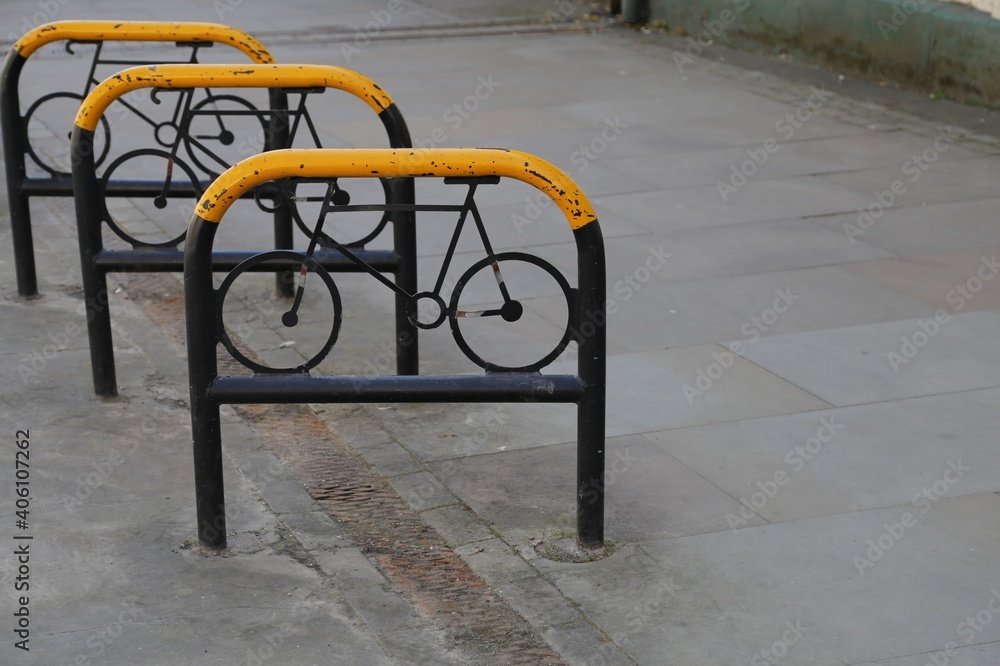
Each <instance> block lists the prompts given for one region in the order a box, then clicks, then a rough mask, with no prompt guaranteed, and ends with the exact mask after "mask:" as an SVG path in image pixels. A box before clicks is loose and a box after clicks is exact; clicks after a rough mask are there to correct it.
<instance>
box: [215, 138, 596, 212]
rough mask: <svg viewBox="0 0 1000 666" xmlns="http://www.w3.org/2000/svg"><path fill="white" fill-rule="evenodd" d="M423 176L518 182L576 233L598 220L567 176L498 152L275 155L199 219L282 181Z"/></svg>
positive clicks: (236, 171) (230, 184) (248, 164)
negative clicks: (550, 204) (540, 195)
mask: <svg viewBox="0 0 1000 666" xmlns="http://www.w3.org/2000/svg"><path fill="white" fill-rule="evenodd" d="M423 176H444V177H448V176H453V177H464V178H468V177H483V176H502V177H505V178H514V179H516V180H520V181H522V182H525V183H527V184H529V185H532V186H534V187H536V188H538V189H539V190H541V191H542V192H544V193H545V194H547V195H548V196H549V197H550V198H551V199H552V200H553V201H555V202H556V204H557V205H558V206H559V208H560V209H561V210H562V211H563V213H564V214H565V215H566V219H567V221H568V222H569V224H570V226H571V227H572V228H573V229H579V228H580V227H583V226H584V225H586V224H588V223H590V222H593V221H594V220H595V219H597V216H596V215H595V214H594V209H593V207H591V205H590V201H588V200H587V197H586V196H585V195H584V194H583V192H581V191H580V188H578V187H577V186H576V183H574V182H573V181H572V179H570V177H569V176H567V175H566V174H565V173H563V172H562V171H560V170H559V169H557V168H556V167H555V166H553V165H551V164H549V163H548V162H546V161H545V160H543V159H540V158H538V157H535V156H534V155H529V154H528V153H522V152H520V151H516V150H503V149H500V148H437V149H401V150H392V149H389V148H378V149H365V148H347V149H329V148H308V149H302V148H299V149H291V150H276V151H273V152H269V153H262V154H260V155H254V156H253V157H250V158H248V159H245V160H243V161H242V162H239V163H238V164H235V165H233V166H232V167H230V168H229V169H227V170H226V171H225V172H224V173H222V175H220V176H219V177H218V178H217V179H216V180H215V182H214V183H212V185H211V186H210V187H209V188H208V190H207V191H206V192H205V194H204V196H203V197H202V200H201V203H199V204H198V208H197V210H196V213H197V215H198V216H199V217H200V218H202V219H203V220H205V221H207V222H220V221H221V220H222V217H223V216H224V215H225V214H226V209H228V208H229V206H230V205H231V204H232V203H233V202H234V201H236V200H237V199H239V198H240V197H241V196H243V195H244V194H246V193H247V192H248V191H250V190H251V189H253V188H254V187H256V186H257V185H259V184H261V183H265V182H267V181H269V180H277V179H279V178H292V177H299V178H379V177H385V178H399V177H404V178H405V177H417V178H419V177H423Z"/></svg>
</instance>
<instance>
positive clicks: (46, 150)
mask: <svg viewBox="0 0 1000 666" xmlns="http://www.w3.org/2000/svg"><path fill="white" fill-rule="evenodd" d="M82 102H83V95H78V94H76V93H71V92H55V93H49V94H48V95H43V96H42V97H39V98H38V99H37V100H35V102H34V103H33V104H32V105H31V106H29V107H28V111H27V112H26V113H25V114H24V118H23V122H24V125H23V127H24V133H25V137H24V145H25V147H26V149H27V153H28V156H29V157H30V158H31V161H33V162H34V163H35V164H37V165H38V166H39V167H40V168H42V169H43V170H45V171H46V172H48V173H49V174H50V175H52V176H55V177H60V176H68V175H69V174H70V173H72V171H73V161H72V157H71V155H70V150H69V149H70V136H71V135H72V133H73V121H74V119H75V118H76V112H77V111H78V110H79V109H80V104H81V103H82ZM110 149H111V125H110V124H109V123H108V119H107V118H105V117H104V116H101V120H100V129H99V130H98V131H96V132H95V133H94V163H95V164H96V165H98V166H99V165H100V164H101V163H102V162H104V158H105V157H107V156H108V151H109V150H110Z"/></svg>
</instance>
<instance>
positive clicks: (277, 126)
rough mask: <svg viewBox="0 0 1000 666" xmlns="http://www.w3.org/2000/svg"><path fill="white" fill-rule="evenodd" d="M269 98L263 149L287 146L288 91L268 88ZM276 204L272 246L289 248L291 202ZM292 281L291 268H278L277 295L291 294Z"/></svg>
mask: <svg viewBox="0 0 1000 666" xmlns="http://www.w3.org/2000/svg"><path fill="white" fill-rule="evenodd" d="M268 98H269V99H270V106H271V113H270V114H268V125H267V134H266V136H265V137H264V152H267V151H269V150H280V149H281V148H290V147H291V146H289V145H288V144H289V140H288V134H289V123H288V93H286V92H285V91H284V90H282V89H281V88H270V89H269V90H268ZM277 204H278V205H277V209H276V210H275V211H274V247H275V248H276V249H278V250H291V249H292V247H293V246H294V244H295V238H294V234H293V231H294V229H293V225H294V223H293V221H292V208H291V204H290V203H289V202H288V201H285V200H279V201H278V202H277ZM294 284H295V276H294V274H293V273H292V272H291V271H279V272H278V273H276V274H275V276H274V288H275V290H277V292H278V294H279V295H280V296H284V297H286V298H288V297H291V296H292V294H294V293H295V286H294Z"/></svg>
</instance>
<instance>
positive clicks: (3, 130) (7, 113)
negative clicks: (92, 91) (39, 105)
mask: <svg viewBox="0 0 1000 666" xmlns="http://www.w3.org/2000/svg"><path fill="white" fill-rule="evenodd" d="M60 41H65V42H66V50H67V51H70V52H71V53H72V50H71V45H72V44H74V43H87V44H96V45H97V48H96V50H95V52H94V57H93V60H92V61H91V64H90V68H89V73H88V78H87V85H86V86H85V88H84V95H86V93H87V91H88V90H89V88H90V86H91V85H94V84H96V83H99V80H95V72H96V69H97V67H98V66H99V65H102V64H104V65H106V64H116V65H126V64H131V65H141V64H144V61H141V60H135V61H133V60H101V59H100V54H101V48H102V45H103V43H104V41H116V39H115V35H113V34H111V35H109V36H108V37H107V39H106V40H97V39H94V40H91V39H87V40H76V39H69V38H66V39H63V40H60ZM174 43H175V45H176V46H177V47H179V48H191V49H192V53H191V58H190V59H189V60H188V61H187V62H192V63H196V62H197V51H198V49H199V48H205V47H210V46H212V44H213V43H214V42H211V41H203V42H185V41H177V42H174ZM268 58H269V56H268ZM27 61H28V58H27V57H26V56H23V55H22V54H21V53H20V51H18V50H16V49H11V51H10V52H8V54H7V57H6V58H5V60H4V63H3V69H2V71H0V134H2V140H3V152H4V168H5V170H6V174H7V175H6V177H7V196H8V201H9V204H8V205H9V209H10V223H11V237H12V242H13V245H14V267H15V273H16V276H17V290H18V294H19V295H21V296H22V297H26V298H28V297H33V296H37V295H38V277H37V272H36V268H35V250H34V241H33V237H32V229H31V209H30V206H29V200H30V199H31V197H71V196H73V181H72V178H71V177H70V174H64V173H53V172H50V173H49V177H45V178H29V177H28V175H27V160H26V157H27V156H28V155H29V150H30V143H29V141H28V137H27V129H28V128H27V119H26V118H25V117H24V116H23V115H22V113H21V101H20V92H19V83H20V78H21V71H22V70H23V69H24V65H25V63H27ZM67 92H68V91H67ZM283 102H284V100H283V99H282V98H280V96H277V95H275V96H272V98H271V107H272V108H275V109H277V108H280V105H281V104H282V103H283ZM265 141H272V142H273V141H274V137H272V136H271V135H267V136H266V138H265ZM270 145H271V146H274V147H283V146H284V143H271V144H270ZM43 169H44V167H43ZM45 170H48V169H45ZM115 185H116V191H118V192H122V193H123V192H125V191H128V189H129V188H131V187H134V186H135V184H134V183H131V182H129V181H119V182H116V183H115ZM274 224H275V242H276V243H278V246H279V247H283V246H285V245H283V243H290V239H291V237H292V229H291V220H290V219H281V218H279V217H278V216H275V220H274ZM287 246H288V247H291V245H290V244H289V245H287ZM286 282H287V281H286V280H284V279H283V278H282V276H278V278H277V281H276V284H277V287H278V289H279V290H283V291H285V290H287V286H286Z"/></svg>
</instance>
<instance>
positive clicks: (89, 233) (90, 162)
mask: <svg viewBox="0 0 1000 666" xmlns="http://www.w3.org/2000/svg"><path fill="white" fill-rule="evenodd" d="M199 87H212V88H268V89H277V90H279V91H281V92H282V94H285V93H286V92H287V91H294V90H311V89H317V88H318V89H325V88H337V89H340V90H344V91H346V92H348V93H351V94H353V95H355V96H356V97H358V98H360V99H362V100H363V101H364V102H365V103H366V104H367V105H368V106H369V107H370V108H371V109H372V110H373V111H375V112H376V113H377V115H378V117H379V119H380V120H381V121H382V124H383V126H384V127H385V130H386V133H387V135H388V139H389V145H390V146H392V147H394V148H408V147H409V146H410V145H411V142H410V135H409V131H408V129H407V127H406V123H405V121H404V120H403V116H402V114H401V113H400V112H399V109H398V108H397V106H396V104H395V103H394V102H393V100H392V98H391V97H390V96H389V95H388V94H387V93H386V92H385V91H384V90H382V89H381V88H380V87H379V86H378V85H376V84H375V83H374V82H373V81H371V80H370V79H368V78H366V77H364V76H362V75H361V74H358V73H357V72H353V71H351V70H347V69H343V68H340V67H334V66H326V65H255V66H238V65H190V64H182V65H159V66H147V67H134V68H131V69H127V70H123V71H122V72H119V73H118V74H116V75H114V76H112V77H110V78H108V79H106V80H105V81H104V82H103V83H101V84H100V85H98V86H97V87H96V88H94V90H93V91H91V93H90V94H89V95H88V96H87V98H86V99H85V100H84V102H83V104H82V105H81V106H80V109H79V111H78V113H77V116H76V121H75V125H74V128H73V135H72V141H71V154H72V160H73V186H74V193H75V198H76V213H77V225H78V227H79V240H80V256H81V262H82V270H83V287H84V298H85V300H86V306H87V311H88V313H87V326H88V335H89V339H90V355H91V364H92V368H93V375H94V390H95V392H96V393H97V394H98V395H102V396H111V395H115V393H116V390H117V386H116V381H115V365H114V352H113V349H112V337H111V318H110V313H109V311H108V307H107V279H106V277H107V273H108V272H110V271H115V270H118V271H132V272H151V271H159V272H163V271H180V270H181V269H182V268H183V252H182V251H181V250H179V249H177V248H176V247H169V248H167V247H162V246H154V247H149V246H144V247H141V248H139V249H135V246H134V249H132V250H108V249H105V248H104V247H103V241H102V237H101V236H102V235H101V226H102V223H105V222H106V223H108V224H109V225H110V224H111V221H110V219H109V217H110V216H109V214H108V213H107V209H106V207H105V206H103V200H102V199H103V197H102V193H101V187H100V183H99V181H98V177H97V173H96V163H95V156H94V136H95V131H96V129H97V128H98V126H99V123H100V121H101V118H102V117H103V113H104V111H105V110H106V109H107V108H108V106H109V105H110V104H112V103H113V102H115V100H117V99H118V98H119V97H121V96H122V95H124V94H125V93H127V92H129V91H132V90H137V89H140V88H155V89H160V90H171V89H173V90H182V91H184V90H191V89H194V88H199ZM280 113H285V114H287V111H285V110H284V108H283V109H281V110H279V111H278V112H277V113H276V114H273V115H277V114H280ZM271 121H272V123H274V122H276V121H275V120H274V117H273V116H272V119H271ZM279 124H281V125H283V127H284V128H285V136H282V137H281V139H282V140H283V141H287V138H288V137H287V132H288V129H289V128H288V122H287V119H286V120H281V121H280V122H279ZM175 150H176V148H175ZM167 158H168V167H167V171H166V175H165V176H164V178H163V180H162V182H160V181H154V182H151V183H150V182H147V183H146V184H145V185H144V186H143V187H144V189H142V188H139V189H137V190H136V191H142V192H144V193H145V194H146V195H147V196H156V197H157V198H158V199H159V200H160V201H165V197H170V196H179V195H178V194H177V193H176V192H175V191H173V190H171V172H172V167H173V165H174V159H175V158H174V156H173V155H168V156H167ZM383 187H384V189H385V191H386V199H387V201H388V202H389V203H391V204H399V205H403V204H409V203H412V201H413V197H414V193H413V180H412V179H409V178H391V179H387V180H385V181H383ZM189 190H190V187H188V188H187V189H181V190H178V191H179V192H181V194H186V195H188V196H190V191H189ZM195 194H196V195H198V194H200V192H196V193H195ZM275 196H276V197H277V201H278V203H277V205H276V206H275V211H276V212H275V215H278V214H281V215H284V216H286V217H288V216H290V211H289V209H290V202H288V201H283V200H282V199H281V197H280V196H277V195H275ZM386 215H388V216H389V217H388V219H389V220H390V221H391V222H392V223H393V248H394V249H393V250H367V251H365V250H363V248H362V249H361V250H359V253H361V254H364V255H365V256H366V258H367V260H368V261H370V263H371V264H372V265H374V266H376V267H377V268H378V269H379V270H380V271H382V272H390V273H394V274H395V279H396V283H397V284H398V285H399V286H400V287H401V288H402V289H404V290H408V289H411V288H412V287H413V285H415V284H416V279H417V275H416V271H417V267H416V231H415V224H414V214H413V212H412V211H408V210H397V211H393V212H391V213H386ZM288 228H289V234H288V237H287V238H276V245H277V247H278V248H283V249H286V248H287V249H290V248H291V247H292V238H291V225H290V224H289V225H288ZM181 240H183V236H181V237H178V238H177V239H176V241H174V242H180V241H181ZM254 254H256V253H255V252H245V251H228V252H224V251H219V252H216V253H215V254H214V255H213V256H214V262H215V263H214V266H215V268H216V270H230V269H232V268H233V267H235V266H236V265H238V264H239V263H240V262H242V261H244V260H245V259H247V258H248V257H250V256H252V255H254ZM317 258H318V259H319V261H320V263H321V264H322V265H323V266H324V268H329V269H332V270H347V271H357V270H358V268H357V266H356V265H355V264H353V263H352V262H350V261H348V260H346V258H345V257H344V256H343V255H342V254H341V253H340V252H330V251H327V252H323V253H320V255H319V256H318V257H317ZM279 263H280V262H279ZM291 263H292V262H289V261H286V262H284V265H279V266H278V267H279V268H282V269H283V270H288V269H289V268H290V267H291ZM273 269H274V265H273V264H272V266H271V267H261V268H260V269H258V270H273ZM395 305H396V363H397V372H399V374H401V375H407V374H416V373H417V368H418V345H417V329H416V327H415V326H414V324H413V323H412V322H411V321H410V318H409V316H408V314H407V311H406V307H407V304H406V300H405V299H404V298H402V297H401V296H399V295H397V297H396V300H395Z"/></svg>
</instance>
